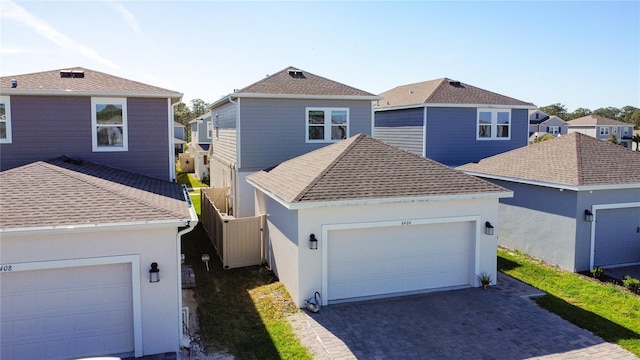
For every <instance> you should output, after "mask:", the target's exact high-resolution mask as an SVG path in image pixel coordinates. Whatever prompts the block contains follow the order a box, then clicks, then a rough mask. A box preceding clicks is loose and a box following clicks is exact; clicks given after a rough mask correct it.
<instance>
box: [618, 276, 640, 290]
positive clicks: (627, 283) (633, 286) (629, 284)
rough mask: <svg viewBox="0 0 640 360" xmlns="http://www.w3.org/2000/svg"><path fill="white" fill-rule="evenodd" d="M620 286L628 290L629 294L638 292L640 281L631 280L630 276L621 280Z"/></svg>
mask: <svg viewBox="0 0 640 360" xmlns="http://www.w3.org/2000/svg"><path fill="white" fill-rule="evenodd" d="M622 285H624V287H626V288H627V289H629V290H630V291H631V292H634V293H638V292H640V280H638V279H636V278H632V277H631V276H630V275H627V276H625V277H624V279H622Z"/></svg>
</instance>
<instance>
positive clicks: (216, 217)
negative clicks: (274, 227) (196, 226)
mask: <svg viewBox="0 0 640 360" xmlns="http://www.w3.org/2000/svg"><path fill="white" fill-rule="evenodd" d="M227 205H228V202H227V195H226V189H224V188H208V189H201V190H200V211H201V215H200V221H201V222H202V226H203V227H204V229H205V231H206V232H207V234H208V235H209V239H210V240H211V243H212V244H213V246H214V247H215V249H216V252H217V253H218V256H219V257H220V260H222V266H223V267H224V268H225V269H233V268H238V267H243V266H252V265H259V264H261V263H262V261H263V259H264V256H263V251H262V249H263V236H262V233H263V231H262V229H263V224H264V216H254V217H246V218H235V217H233V216H231V215H228V214H227V211H228V206H227Z"/></svg>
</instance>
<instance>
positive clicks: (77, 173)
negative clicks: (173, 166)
mask: <svg viewBox="0 0 640 360" xmlns="http://www.w3.org/2000/svg"><path fill="white" fill-rule="evenodd" d="M66 159H68V158H65V157H60V158H56V159H53V160H49V161H46V162H44V161H38V162H34V163H31V164H28V165H24V166H21V167H18V168H14V169H11V170H6V171H3V172H0V204H1V207H2V211H1V212H0V229H10V228H32V227H51V226H56V227H57V226H74V225H76V226H77V225H88V224H106V223H132V222H148V221H164V220H176V221H179V220H190V219H191V215H190V211H189V205H188V203H187V202H186V200H185V198H184V192H183V188H182V186H181V185H180V184H176V183H171V182H168V181H163V180H159V179H155V178H151V177H148V176H143V175H139V174H134V173H131V172H128V171H123V170H118V169H114V168H110V167H107V166H102V165H98V164H94V163H90V162H82V161H68V160H66Z"/></svg>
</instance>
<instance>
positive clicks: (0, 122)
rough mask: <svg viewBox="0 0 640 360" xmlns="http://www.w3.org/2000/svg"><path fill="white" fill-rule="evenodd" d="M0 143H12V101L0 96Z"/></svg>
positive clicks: (7, 97)
mask: <svg viewBox="0 0 640 360" xmlns="http://www.w3.org/2000/svg"><path fill="white" fill-rule="evenodd" d="M0 144H11V101H10V97H9V96H0Z"/></svg>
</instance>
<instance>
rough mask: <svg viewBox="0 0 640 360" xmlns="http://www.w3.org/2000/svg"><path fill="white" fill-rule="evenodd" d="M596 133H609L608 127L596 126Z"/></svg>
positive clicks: (603, 134) (604, 134)
mask: <svg viewBox="0 0 640 360" xmlns="http://www.w3.org/2000/svg"><path fill="white" fill-rule="evenodd" d="M598 134H600V135H602V136H606V135H609V127H607V126H600V127H598Z"/></svg>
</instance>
